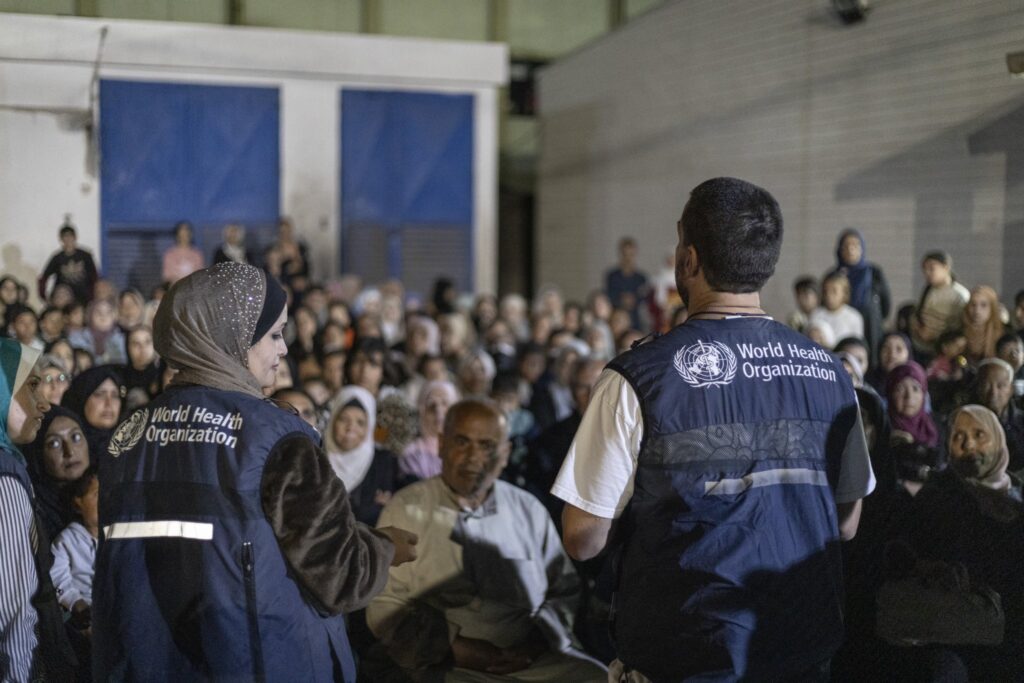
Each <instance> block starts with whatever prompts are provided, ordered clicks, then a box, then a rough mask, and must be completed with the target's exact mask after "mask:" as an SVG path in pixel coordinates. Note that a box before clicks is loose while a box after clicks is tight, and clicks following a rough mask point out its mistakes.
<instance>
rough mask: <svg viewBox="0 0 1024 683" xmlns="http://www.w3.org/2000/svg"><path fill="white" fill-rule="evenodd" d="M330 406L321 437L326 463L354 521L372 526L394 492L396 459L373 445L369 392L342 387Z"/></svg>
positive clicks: (374, 417)
mask: <svg viewBox="0 0 1024 683" xmlns="http://www.w3.org/2000/svg"><path fill="white" fill-rule="evenodd" d="M333 406H334V409H333V410H332V411H331V417H330V421H329V422H328V428H327V430H326V434H324V446H325V449H326V451H327V459H328V460H329V461H330V463H331V468H332V469H333V470H334V473H335V474H337V475H338V478H339V479H341V481H342V483H344V484H345V490H346V491H348V499H349V503H350V504H351V506H352V513H353V514H354V515H355V516H356V519H357V520H359V521H360V522H362V523H364V524H368V525H370V526H373V525H375V524H376V523H377V517H379V516H380V511H381V509H382V508H383V507H384V505H385V504H386V503H387V502H388V501H389V500H391V494H392V493H394V492H395V490H396V489H397V486H396V481H397V477H398V458H397V457H396V456H395V454H394V453H392V452H391V451H388V450H384V449H383V448H377V447H376V445H375V444H374V442H373V431H374V426H375V425H376V421H377V402H376V401H375V400H374V398H373V395H372V394H370V392H369V391H367V390H366V389H364V388H362V387H357V386H347V387H344V388H343V389H342V390H341V392H340V393H339V394H338V396H337V397H336V398H335V399H334V401H333Z"/></svg>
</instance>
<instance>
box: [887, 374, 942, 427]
mask: <svg viewBox="0 0 1024 683" xmlns="http://www.w3.org/2000/svg"><path fill="white" fill-rule="evenodd" d="M885 395H886V396H887V397H888V399H889V421H890V424H891V427H892V431H893V432H902V434H903V435H905V438H909V439H910V440H911V441H912V443H915V444H921V445H923V446H928V447H935V446H938V444H939V429H938V427H936V426H935V421H934V420H932V416H931V415H929V414H928V411H927V410H925V401H926V398H927V396H928V377H927V375H926V374H925V371H924V368H922V367H921V366H920V365H918V364H917V363H915V362H914V361H908V362H907V363H904V364H903V365H900V366H898V367H896V368H894V369H893V370H892V372H890V373H889V375H888V376H887V377H886V381H885Z"/></svg>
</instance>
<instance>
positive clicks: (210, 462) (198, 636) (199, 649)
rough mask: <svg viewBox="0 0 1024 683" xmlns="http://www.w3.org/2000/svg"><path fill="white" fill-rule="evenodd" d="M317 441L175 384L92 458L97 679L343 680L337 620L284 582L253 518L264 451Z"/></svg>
mask: <svg viewBox="0 0 1024 683" xmlns="http://www.w3.org/2000/svg"><path fill="white" fill-rule="evenodd" d="M290 434H304V435H306V436H308V437H309V438H311V439H313V440H314V441H316V442H319V436H318V435H317V434H316V433H315V432H314V431H313V430H312V429H310V428H309V427H308V426H307V425H306V424H305V423H304V422H302V421H301V420H300V419H298V418H297V417H296V416H294V415H291V414H289V413H287V412H285V411H283V410H281V409H280V408H277V407H276V406H274V405H273V404H270V403H268V402H265V401H261V400H259V399H256V398H253V397H249V396H246V395H244V394H240V393H234V392H224V391H216V390H212V389H208V388H205V387H182V388H174V389H171V390H169V391H168V392H166V393H165V394H163V395H161V396H160V397H158V398H157V399H156V400H154V401H153V402H152V403H151V404H149V405H148V406H146V407H145V408H142V409H140V410H138V411H136V412H135V413H133V414H132V415H131V416H130V417H129V418H128V419H127V420H126V421H125V422H123V423H122V424H121V426H120V427H119V428H118V429H117V431H116V432H115V435H114V437H113V439H112V440H111V447H110V448H111V451H110V454H109V456H110V457H105V458H103V459H102V460H101V462H102V467H101V469H100V524H101V526H102V527H103V528H104V539H103V541H101V543H100V546H99V549H98V554H97V561H96V576H95V580H94V587H93V596H94V604H93V630H94V637H93V641H94V643H93V660H94V661H93V665H94V666H93V670H94V674H95V678H96V680H103V681H106V680H268V681H298V680H302V681H331V680H342V679H343V680H346V681H352V680H355V672H354V664H353V660H352V655H351V651H350V649H349V645H348V639H347V637H346V635H345V628H344V621H343V618H342V617H341V616H338V617H325V616H322V615H320V614H318V613H317V611H316V610H315V609H314V608H313V607H312V606H311V605H310V603H309V602H308V601H307V600H306V599H304V597H303V595H302V590H301V588H300V586H299V585H298V584H297V583H296V582H295V581H294V580H293V579H292V578H291V577H290V576H289V571H288V567H287V564H286V562H285V560H284V557H283V556H282V554H281V551H280V548H279V546H278V544H277V539H276V538H275V536H274V533H273V530H272V529H271V527H270V524H269V523H268V522H267V520H266V517H265V516H264V514H263V509H262V504H261V500H260V484H261V479H262V475H263V466H264V464H265V460H266V458H267V456H268V455H269V454H270V451H271V449H272V448H273V447H274V445H275V444H276V443H278V442H279V441H280V440H281V439H282V438H284V437H286V436H288V435H290Z"/></svg>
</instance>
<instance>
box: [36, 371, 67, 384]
mask: <svg viewBox="0 0 1024 683" xmlns="http://www.w3.org/2000/svg"><path fill="white" fill-rule="evenodd" d="M70 381H71V376H70V375H65V374H64V373H63V372H62V373H60V374H59V375H46V376H45V377H43V383H44V384H53V383H54V382H70Z"/></svg>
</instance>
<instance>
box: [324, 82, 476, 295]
mask: <svg viewBox="0 0 1024 683" xmlns="http://www.w3.org/2000/svg"><path fill="white" fill-rule="evenodd" d="M341 264H342V270H343V271H345V272H350V273H356V274H358V275H360V276H362V277H363V278H364V280H365V281H367V282H380V281H382V280H385V279H387V278H399V279H401V280H402V282H403V283H404V284H405V286H406V287H407V288H408V289H409V290H410V291H415V292H420V293H422V294H427V293H428V292H429V290H430V287H431V285H432V283H433V282H434V280H435V279H436V278H438V277H440V276H444V277H448V278H451V279H452V280H454V281H455V282H456V285H457V286H458V287H459V288H460V289H463V290H470V289H472V285H473V97H472V95H444V94H436V93H411V92H388V91H381V90H350V89H347V88H346V89H344V90H342V92H341Z"/></svg>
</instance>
